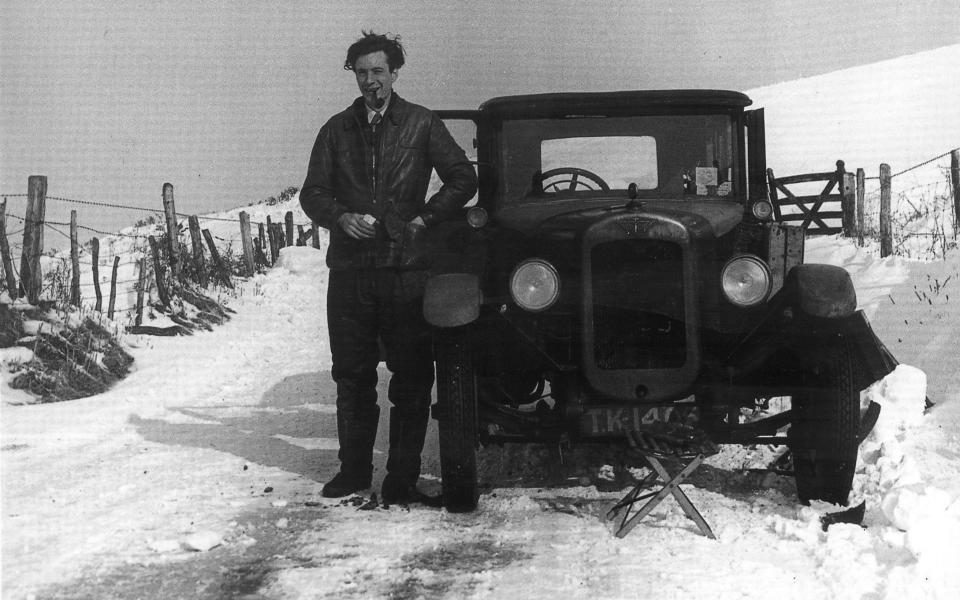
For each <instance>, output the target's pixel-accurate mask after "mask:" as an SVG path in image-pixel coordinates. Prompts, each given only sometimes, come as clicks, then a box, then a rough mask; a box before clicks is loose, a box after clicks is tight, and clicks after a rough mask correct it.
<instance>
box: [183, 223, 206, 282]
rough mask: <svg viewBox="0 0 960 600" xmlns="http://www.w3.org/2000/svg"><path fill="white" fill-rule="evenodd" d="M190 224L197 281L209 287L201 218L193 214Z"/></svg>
mask: <svg viewBox="0 0 960 600" xmlns="http://www.w3.org/2000/svg"><path fill="white" fill-rule="evenodd" d="M187 223H188V224H189V226H190V244H191V245H192V247H193V267H194V269H195V270H196V271H197V283H199V284H200V285H201V286H202V287H207V267H206V265H205V264H204V260H203V239H202V238H201V236H200V219H199V218H197V215H191V216H190V217H189V218H188V219H187Z"/></svg>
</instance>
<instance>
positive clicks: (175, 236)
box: [163, 183, 180, 279]
mask: <svg viewBox="0 0 960 600" xmlns="http://www.w3.org/2000/svg"><path fill="white" fill-rule="evenodd" d="M163 214H164V215H165V216H166V221H167V251H168V252H169V253H170V271H171V272H172V273H173V278H174V279H177V278H178V277H180V228H179V227H178V226H177V210H176V207H175V204H174V201H173V184H171V183H165V184H163Z"/></svg>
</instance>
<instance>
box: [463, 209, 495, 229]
mask: <svg viewBox="0 0 960 600" xmlns="http://www.w3.org/2000/svg"><path fill="white" fill-rule="evenodd" d="M489 220H490V217H489V215H487V211H486V210H484V209H483V208H481V207H479V206H471V207H470V208H469V209H468V210H467V223H469V224H470V227H473V228H474V229H480V228H481V227H483V226H484V225H486V224H487V221H489Z"/></svg>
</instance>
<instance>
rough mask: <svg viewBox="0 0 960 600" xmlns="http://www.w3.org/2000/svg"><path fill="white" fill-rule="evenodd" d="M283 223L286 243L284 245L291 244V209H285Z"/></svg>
mask: <svg viewBox="0 0 960 600" xmlns="http://www.w3.org/2000/svg"><path fill="white" fill-rule="evenodd" d="M283 221H284V224H285V225H286V226H287V227H286V244H284V246H292V245H293V211H289V210H288V211H287V214H285V215H284V216H283Z"/></svg>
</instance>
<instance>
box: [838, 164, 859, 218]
mask: <svg viewBox="0 0 960 600" xmlns="http://www.w3.org/2000/svg"><path fill="white" fill-rule="evenodd" d="M837 187H838V188H839V189H838V190H837V191H838V192H840V210H841V212H842V213H843V217H842V220H841V223H842V226H843V237H853V236H854V234H855V233H856V229H857V201H856V191H857V188H856V186H855V185H854V180H853V173H847V171H846V169H845V168H844V164H843V161H842V160H838V161H837Z"/></svg>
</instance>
